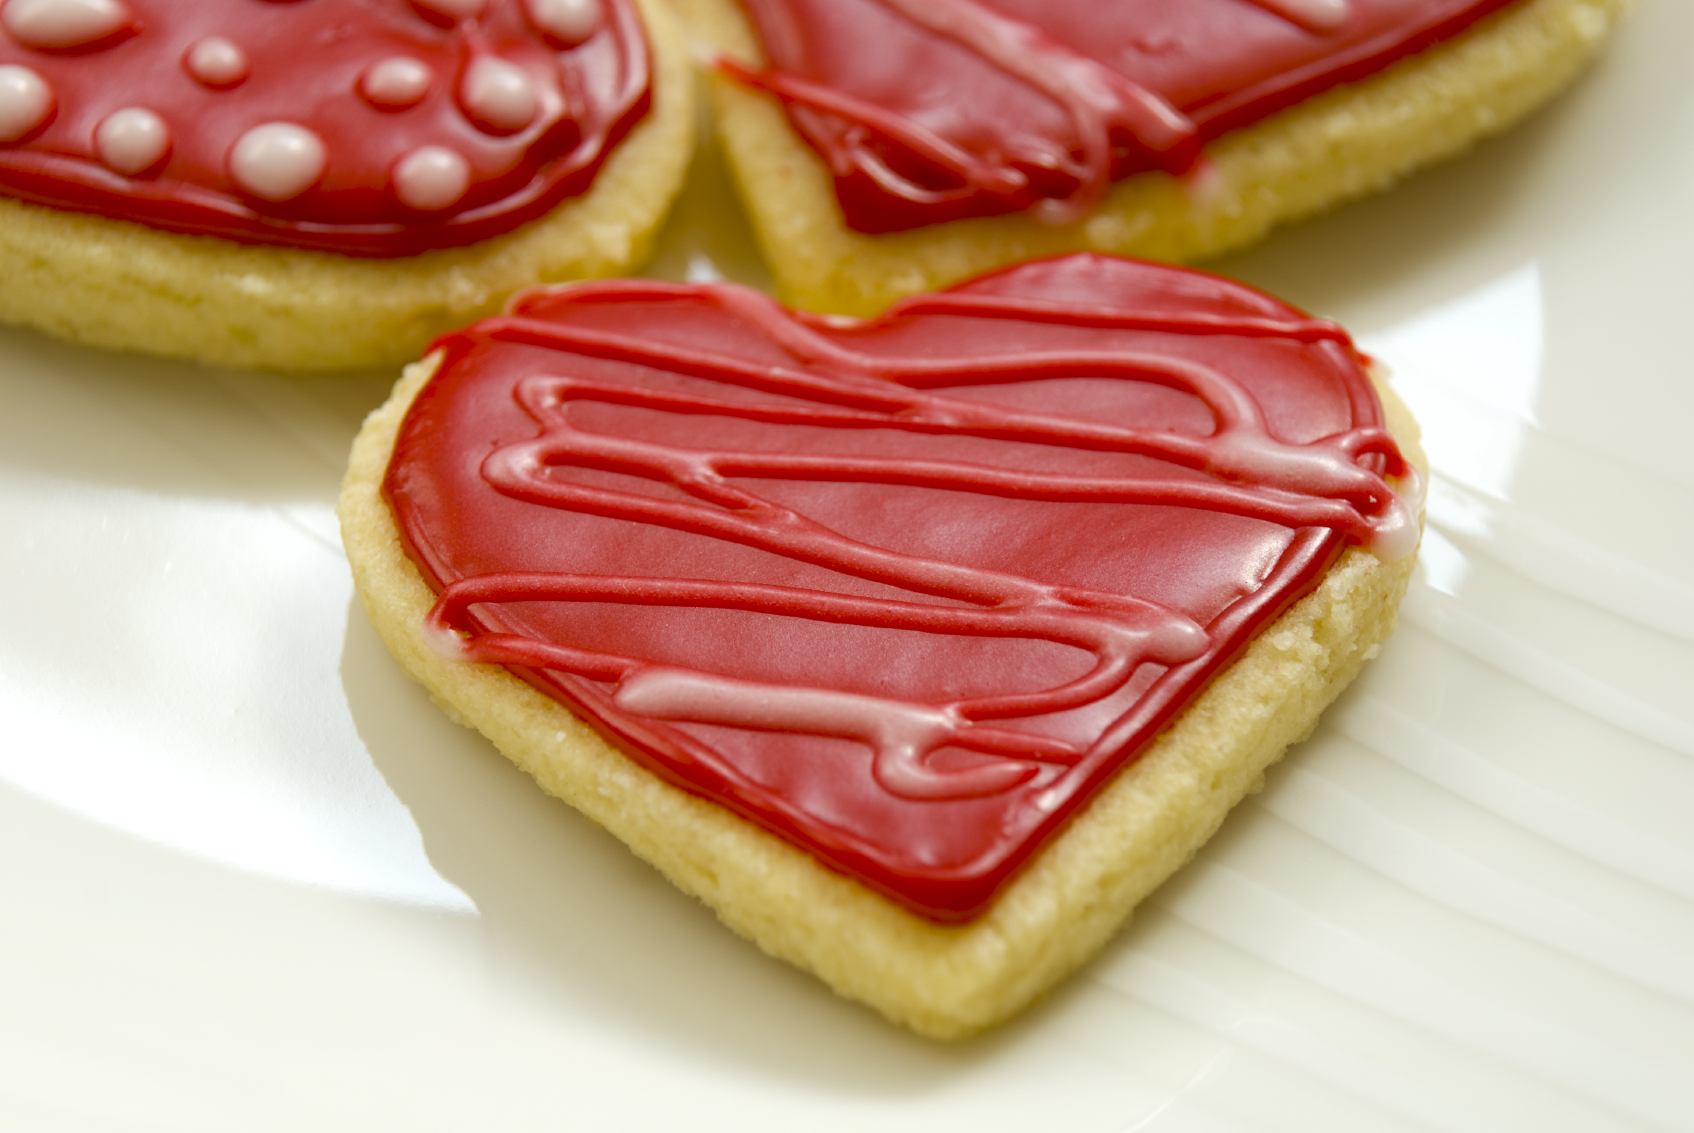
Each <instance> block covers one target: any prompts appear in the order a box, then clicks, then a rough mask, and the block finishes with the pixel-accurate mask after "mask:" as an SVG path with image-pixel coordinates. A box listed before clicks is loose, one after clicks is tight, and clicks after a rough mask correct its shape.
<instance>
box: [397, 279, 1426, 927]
mask: <svg viewBox="0 0 1694 1133" xmlns="http://www.w3.org/2000/svg"><path fill="white" fill-rule="evenodd" d="M438 346H439V348H440V349H441V350H442V352H443V358H442V362H441V366H440V369H439V371H438V372H437V374H436V376H435V377H434V379H433V380H432V381H431V382H430V383H429V384H428V385H427V386H425V387H424V389H423V390H422V391H421V392H420V393H419V395H418V397H417V400H416V402H415V403H414V405H413V407H412V409H411V411H410V413H409V415H408V417H407V418H406V421H405V423H404V425H403V427H402V429H401V432H400V435H399V439H398V441H397V444H396V446H395V451H394V457H393V460H392V463H391V464H390V467H389V471H388V475H387V479H386V481H385V485H384V486H385V491H386V493H387V498H388V500H389V503H390V505H391V507H392V508H393V511H394V514H395V517H396V519H397V522H398V524H399V528H400V531H401V533H402V536H403V538H404V540H405V543H406V545H407V547H408V550H409V552H410V554H411V555H412V557H413V559H414V561H415V562H416V563H417V564H418V565H419V567H420V569H421V570H422V571H423V573H424V576H425V577H426V579H427V580H428V581H429V583H430V585H431V586H432V587H433V588H435V589H436V591H437V592H438V593H440V594H442V596H443V597H442V600H441V602H440V604H439V605H438V606H437V607H436V610H435V611H434V612H433V613H432V615H431V623H430V624H431V631H430V632H431V633H432V634H433V635H434V636H435V639H436V640H437V641H438V642H440V643H442V645H443V646H444V647H445V648H449V649H452V650H456V651H459V652H460V655H462V656H465V657H467V658H469V659H475V660H481V661H490V662H496V663H502V664H507V665H511V666H513V667H514V671H517V672H518V673H520V674H521V675H523V676H524V677H525V678H526V679H527V680H529V681H530V682H532V683H533V684H535V685H536V686H537V687H538V688H540V689H542V690H543V691H545V692H547V693H548V694H549V695H552V696H554V697H557V698H558V699H560V700H562V701H564V702H565V703H567V704H569V705H571V706H573V707H575V708H577V709H579V710H580V711H581V712H582V713H583V714H584V715H585V716H586V717H587V718H588V719H589V720H590V721H591V722H593V723H594V724H595V726H596V727H598V728H599V729H600V730H601V731H602V732H603V733H604V734H605V735H606V736H607V737H608V738H609V739H610V740H612V741H613V742H614V743H616V744H618V745H619V746H621V747H622V748H623V749H624V750H625V751H627V752H629V753H630V754H631V755H632V756H633V757H634V758H635V759H637V760H639V761H641V762H642V763H644V764H645V765H647V766H648V767H650V768H652V769H653V770H654V771H655V772H657V773H658V774H660V775H661V776H663V777H664V778H666V779H668V780H670V781H671V782H673V783H675V784H677V785H678V786H680V787H682V788H684V789H686V790H689V791H693V792H696V793H699V794H702V795H705V796H706V797H708V798H712V799H715V800H717V801H718V802H720V803H722V804H723V805H725V806H728V807H730V808H732V809H733V810H735V811H737V812H739V813H740V814H742V815H744V816H745V817H747V818H748V819H750V820H752V821H753V822H755V823H758V824H759V825H761V826H763V827H765V828H767V829H769V830H772V831H774V832H775V833H777V834H779V835H780V836H782V837H784V838H786V839H788V840H790V841H791V842H794V843H795V844H797V845H799V846H801V847H803V848H805V849H807V850H808V851H810V852H811V853H813V854H815V855H816V856H817V857H819V858H821V859H822V860H823V861H824V862H826V863H828V864H829V865H831V866H833V867H834V868H836V869H838V870H840V871H842V872H844V873H847V874H850V875H852V876H854V877H857V878H860V879H861V880H863V881H864V882H865V883H867V884H869V885H871V886H872V887H874V888H876V889H878V890H880V891H881V892H883V893H885V894H887V895H888V896H890V897H891V898H893V899H894V900H896V901H899V902H901V903H903V904H905V905H906V906H908V907H909V908H911V909H913V910H915V911H916V912H918V913H920V914H922V915H924V916H927V917H931V918H934V919H937V920H942V921H957V920H962V919H966V918H969V917H971V916H974V915H975V914H977V913H979V912H980V911H982V910H983V909H984V908H985V907H986V906H987V905H988V903H989V902H991V901H992V900H993V898H994V896H995V895H996V894H997V893H998V892H999V891H1000V890H1001V889H1002V888H1003V887H1004V885H1005V884H1006V883H1007V882H1008V881H1009V880H1010V878H1011V877H1012V876H1013V874H1014V873H1015V872H1016V871H1017V869H1018V868H1019V867H1020V866H1021V865H1022V864H1023V863H1024V862H1026V861H1027V860H1028V859H1029V857H1030V855H1031V854H1032V853H1033V852H1034V851H1035V850H1036V849H1037V848H1038V847H1039V846H1040V845H1041V844H1042V843H1043V842H1045V841H1046V840H1047V839H1048V838H1050V837H1051V836H1052V835H1053V834H1054V833H1055V832H1056V831H1057V830H1058V829H1059V828H1060V827H1061V826H1062V825H1063V824H1064V823H1065V821H1066V820H1067V819H1068V818H1069V817H1070V816H1071V815H1072V814H1074V813H1075V811H1076V809H1077V808H1078V807H1079V806H1081V805H1083V804H1084V803H1085V802H1086V801H1087V800H1088V799H1089V798H1091V797H1092V796H1093V795H1094V794H1095V792H1096V791H1098V790H1099V788H1100V787H1101V786H1102V785H1103V784H1104V783H1105V782H1106V781H1107V780H1109V779H1110V778H1111V776H1112V775H1113V774H1114V773H1115V772H1116V771H1118V770H1119V769H1120V768H1122V767H1123V766H1124V765H1125V764H1126V763H1128V762H1129V761H1131V760H1132V759H1134V758H1135V756H1136V755H1137V754H1138V753H1139V752H1140V751H1141V750H1142V749H1143V748H1144V746H1145V745H1146V743H1147V742H1148V741H1149V739H1150V738H1151V737H1153V736H1154V735H1155V734H1156V733H1157V732H1158V731H1159V729H1160V728H1161V727H1162V726H1163V725H1164V724H1165V723H1167V722H1168V721H1169V720H1170V719H1172V718H1173V716H1174V715H1176V714H1177V713H1179V712H1180V711H1181V710H1182V709H1183V707H1184V706H1185V705H1186V704H1187V703H1188V702H1189V701H1190V700H1191V699H1192V698H1193V697H1194V696H1195V695H1196V694H1197V693H1198V691H1199V690H1200V689H1201V688H1202V687H1203V686H1204V684H1205V683H1206V681H1207V680H1208V679H1209V678H1210V677H1211V675H1212V674H1213V673H1215V672H1216V671H1217V670H1218V669H1219V667H1220V666H1222V665H1224V664H1226V663H1227V662H1228V661H1229V660H1231V659H1232V658H1233V657H1234V656H1235V655H1236V654H1237V653H1238V652H1239V650H1240V649H1241V648H1243V647H1244V646H1245V644H1246V642H1247V641H1248V640H1249V639H1250V637H1251V635H1252V634H1253V633H1254V632H1255V631H1256V630H1257V629H1258V628H1259V627H1260V626H1262V625H1263V624H1265V623H1266V621H1267V620H1268V619H1271V618H1273V617H1275V616H1276V615H1277V614H1279V613H1280V612H1281V611H1282V610H1284V609H1285V608H1286V607H1287V606H1288V605H1289V604H1290V603H1291V602H1293V601H1294V600H1295V599H1297V598H1298V597H1299V596H1301V595H1302V594H1304V593H1306V592H1307V591H1308V590H1309V589H1310V588H1311V587H1312V586H1313V585H1315V583H1316V581H1317V579H1319V578H1320V577H1321V575H1322V573H1323V572H1324V571H1325V570H1326V569H1327V568H1328V567H1329V565H1330V564H1331V563H1332V562H1333V561H1334V559H1335V557H1336V555H1337V554H1339V553H1340V551H1341V549H1342V547H1343V545H1344V544H1345V543H1346V542H1348V541H1349V540H1354V541H1365V542H1371V543H1375V544H1379V545H1380V544H1393V545H1396V546H1397V547H1398V549H1399V550H1401V551H1408V550H1409V549H1410V547H1409V545H1408V544H1407V542H1406V540H1407V538H1408V536H1409V537H1410V538H1411V539H1412V540H1415V538H1416V523H1415V519H1414V518H1413V516H1412V513H1411V512H1410V510H1409V509H1408V508H1407V506H1406V505H1405V504H1404V502H1403V501H1401V500H1400V499H1399V497H1397V496H1395V495H1394V494H1393V493H1392V492H1391V491H1390V490H1389V488H1388V487H1387V485H1386V484H1385V483H1384V481H1383V479H1382V476H1383V475H1384V474H1390V475H1401V474H1405V473H1407V472H1408V469H1407V466H1406V465H1405V464H1404V463H1403V462H1402V460H1401V458H1400V456H1399V453H1398V451H1397V450H1396V449H1395V447H1394V445H1393V442H1392V440H1391V439H1390V438H1389V437H1388V436H1387V434H1386V432H1385V431H1384V430H1383V429H1382V427H1381V415H1380V408H1379V406H1378V403H1377V401H1376V398H1375V395H1374V393H1373V391H1372V390H1371V387H1370V384H1369V381H1368V380H1367V378H1366V376H1365V374H1364V371H1363V370H1362V368H1361V364H1360V357H1359V355H1358V354H1357V353H1356V352H1355V351H1354V350H1353V348H1352V346H1351V343H1350V342H1349V340H1348V339H1347V337H1346V335H1345V334H1344V333H1342V332H1341V331H1340V330H1339V329H1338V328H1336V327H1335V326H1334V325H1333V324H1329V323H1323V322H1318V321H1315V320H1311V319H1308V318H1306V317H1305V316H1303V315H1301V314H1300V313H1299V312H1297V311H1295V310H1293V309H1291V308H1289V307H1287V306H1285V305H1284V304H1281V303H1279V302H1277V301H1275V300H1273V299H1270V298H1268V297H1267V296H1264V295H1262V294H1260V293H1258V292H1255V291H1252V290H1250V289H1248V288H1246V287H1243V286H1241V285H1239V284H1236V283H1232V282H1228V281H1225V280H1222V279H1218V278H1215V277H1211V276H1206V275H1202V274H1199V273H1195V272H1189V271H1184V270H1181V269H1174V268H1168V267H1158V266H1153V265H1148V264H1142V263H1137V262H1134V261H1128V260H1115V259H1107V258H1103V257H1095V256H1072V257H1067V258H1064V259H1059V260H1051V261H1043V262H1037V263H1033V264H1026V265H1023V266H1021V267H1017V268H1013V269H1011V270H1009V271H1006V272H1002V273H1000V274H997V275H992V276H987V277H984V278H982V279H979V280H977V281H974V282H972V283H970V284H967V285H964V286H962V287H960V288H957V289H955V290H953V291H950V292H946V293H943V294H940V295H934V296H923V297H919V298H917V299H913V300H908V301H906V302H904V303H901V304H898V305H897V306H896V307H895V308H893V309H892V310H891V311H890V312H889V313H888V314H886V315H884V316H883V317H881V318H878V319H876V320H874V321H870V322H865V323H851V324H850V323H844V322H838V321H831V320H829V319H826V318H824V317H820V316H811V315H806V314H792V313H789V312H786V311H784V310H783V309H782V308H780V307H778V306H777V305H776V304H775V303H774V302H772V301H771V300H769V299H768V298H766V297H764V296H762V295H760V294H758V293H756V292H751V291H747V290H745V289H741V288H734V287H728V286H719V287H691V286H678V285H672V284H663V283H651V282H646V281H623V282H617V283H608V284H595V285H588V286H583V287H575V288H571V289H568V290H564V291H560V292H556V293H551V294H547V293H541V294H535V295H532V296H529V297H527V298H526V299H524V300H522V301H521V302H520V303H519V304H518V305H517V306H516V307H515V309H514V310H513V311H512V313H511V314H510V315H509V316H507V317H504V318H497V319H490V320H486V321H484V322H482V323H479V324H477V325H475V326H473V327H471V328H469V329H468V330H465V331H462V332H459V333H457V334H453V335H449V336H447V337H446V338H444V339H442V340H441V341H440V342H439V343H438ZM455 631H457V633H466V634H468V635H469V636H468V637H466V638H464V639H460V638H459V637H458V636H457V634H456V633H455Z"/></svg>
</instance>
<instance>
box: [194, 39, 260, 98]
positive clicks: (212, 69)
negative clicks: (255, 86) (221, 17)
mask: <svg viewBox="0 0 1694 1133" xmlns="http://www.w3.org/2000/svg"><path fill="white" fill-rule="evenodd" d="M182 62H183V66H185V67H187V68H188V73H189V74H190V75H193V76H194V78H195V79H196V80H197V81H198V82H200V83H203V84H204V85H206V86H209V87H233V86H236V85H238V84H240V83H241V82H242V81H243V80H245V79H246V78H247V66H248V65H247V53H246V52H245V51H243V50H241V48H239V47H237V46H236V45H235V44H233V43H231V42H230V41H229V40H227V39H225V38H224V37H223V36H221V35H209V36H207V37H206V38H205V39H202V40H200V41H198V42H197V43H195V44H194V46H193V47H190V48H189V49H188V54H187V55H185V56H183V60H182Z"/></svg>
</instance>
